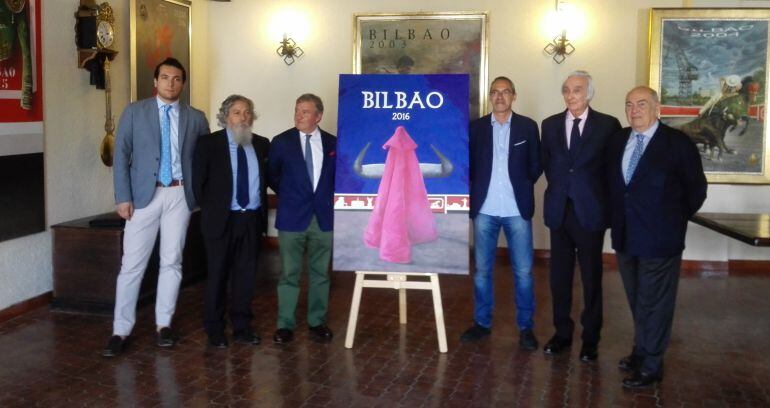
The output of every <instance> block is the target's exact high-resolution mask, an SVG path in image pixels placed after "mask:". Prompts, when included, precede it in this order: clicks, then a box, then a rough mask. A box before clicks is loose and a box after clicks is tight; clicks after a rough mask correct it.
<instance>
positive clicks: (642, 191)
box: [607, 86, 707, 388]
mask: <svg viewBox="0 0 770 408" xmlns="http://www.w3.org/2000/svg"><path fill="white" fill-rule="evenodd" d="M659 113H660V103H659V100H658V94H657V93H656V92H655V91H654V90H653V89H651V88H648V87H646V86H639V87H636V88H634V89H632V90H631V91H630V92H629V93H628V95H627V96H626V117H627V118H628V122H629V123H630V124H631V128H625V129H623V130H621V131H619V132H618V133H616V134H615V135H613V137H612V138H611V142H610V147H609V149H610V150H609V158H608V170H607V172H608V177H609V187H610V197H611V210H612V247H613V248H614V249H615V252H616V256H617V259H618V269H619V270H620V276H621V278H622V279H623V286H624V287H625V290H626V296H627V297H628V303H629V305H630V307H631V314H632V315H633V317H634V348H633V351H632V353H631V355H629V356H627V357H625V358H623V359H622V360H620V364H619V366H620V368H621V369H624V370H628V371H631V372H632V374H631V375H630V376H629V377H627V378H626V379H624V380H623V385H624V386H626V387H630V388H639V387H647V386H650V385H653V384H655V383H657V382H659V381H661V380H662V379H663V354H664V353H665V351H666V347H667V346H668V341H669V338H670V336H671V323H672V321H673V318H674V306H675V303H676V290H677V283H678V281H679V271H680V266H681V262H682V251H684V238H685V233H686V231H687V221H688V220H689V219H690V217H692V215H693V214H695V212H696V211H698V209H699V208H700V206H701V205H702V204H703V201H704V200H705V199H706V188H707V184H706V177H705V176H704V174H703V166H702V164H701V158H700V154H699V153H698V150H697V148H696V147H695V145H694V144H693V143H692V141H690V139H689V138H688V137H687V135H685V134H684V133H682V132H680V131H679V130H676V129H674V128H671V127H669V126H666V125H665V124H663V123H661V122H660V121H659V120H658V115H659Z"/></svg>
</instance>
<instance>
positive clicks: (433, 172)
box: [353, 142, 454, 179]
mask: <svg viewBox="0 0 770 408" xmlns="http://www.w3.org/2000/svg"><path fill="white" fill-rule="evenodd" d="M371 144H372V142H369V143H367V144H366V146H364V148H363V149H361V152H360V153H358V156H357V157H356V161H355V162H353V171H354V172H355V173H356V174H358V175H359V176H361V177H363V178H368V179H378V178H382V174H383V173H384V172H385V163H374V164H362V163H363V161H364V156H365V155H366V151H367V150H369V146H371ZM430 148H431V149H432V150H433V152H434V153H435V154H436V156H437V157H438V159H439V161H440V163H420V173H422V176H423V178H443V177H449V175H450V174H452V171H453V170H454V165H453V164H452V162H451V161H450V160H449V159H447V157H446V156H444V154H443V153H441V152H440V151H439V150H438V149H437V148H436V147H435V146H433V145H430Z"/></svg>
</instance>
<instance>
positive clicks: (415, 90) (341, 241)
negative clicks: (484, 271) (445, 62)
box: [333, 74, 470, 274]
mask: <svg viewBox="0 0 770 408" xmlns="http://www.w3.org/2000/svg"><path fill="white" fill-rule="evenodd" d="M468 81H469V78H468V75H467V74H436V75H340V82H339V110H338V111H339V117H338V120H337V123H338V129H337V137H338V139H337V153H336V154H337V167H336V178H335V195H334V257H333V267H334V269H335V270H342V271H382V272H427V273H447V274H468V262H469V255H468V254H469V252H468V248H469V234H468V228H469V221H468V211H469V209H470V202H469V173H468V171H469V166H468V108H469V102H468V101H469V99H468V89H469V88H468Z"/></svg>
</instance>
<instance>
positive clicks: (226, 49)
mask: <svg viewBox="0 0 770 408" xmlns="http://www.w3.org/2000/svg"><path fill="white" fill-rule="evenodd" d="M43 3H44V4H43V11H42V12H43V15H42V17H43V19H42V21H43V64H44V67H43V81H44V84H43V86H44V91H45V112H44V115H45V119H44V124H45V165H46V183H45V188H46V214H47V224H48V225H52V224H56V223H60V222H64V221H67V220H71V219H74V218H79V217H85V216H89V215H93V214H96V213H100V212H105V211H110V210H111V209H112V208H113V199H112V197H113V190H112V173H111V170H110V169H108V168H106V167H104V166H103V165H102V164H101V162H100V161H99V158H98V152H97V149H98V147H99V143H100V141H101V138H102V135H103V132H104V131H103V120H104V116H103V115H104V93H103V92H102V91H98V90H96V89H95V88H94V87H92V86H90V85H89V84H88V73H87V72H86V71H84V70H81V69H78V68H76V66H77V61H76V54H75V45H74V30H73V26H74V23H75V21H74V17H73V13H74V12H75V10H76V8H77V5H78V0H45V1H44V2H43ZM572 3H574V4H576V5H578V6H579V7H580V8H581V9H583V10H584V12H585V14H586V16H587V19H588V21H587V26H588V27H589V30H588V33H587V35H586V36H585V37H584V38H582V39H579V40H577V39H576V40H575V46H576V47H577V51H576V52H575V53H574V54H573V55H572V56H570V57H568V58H567V60H566V61H565V62H564V64H561V65H557V64H555V63H554V62H552V61H551V60H550V58H548V57H547V56H545V55H544V54H543V53H542V51H541V49H542V48H543V46H544V45H545V43H546V40H547V38H546V37H545V36H544V35H542V34H541V28H540V24H541V21H542V19H543V17H544V15H545V14H546V12H547V11H548V10H550V9H551V7H553V2H552V1H550V0H549V1H536V0H527V1H499V0H477V1H470V0H462V1H461V0H423V1H420V2H415V1H413V0H391V1H388V2H382V1H374V0H335V1H333V0H315V1H309V0H304V1H300V0H287V1H280V2H277V1H272V0H233V1H232V2H229V3H220V2H212V1H205V0H194V1H193V44H195V46H194V49H193V54H192V56H193V62H192V67H191V72H192V75H191V78H190V85H191V87H192V91H193V94H192V102H193V105H195V106H196V107H198V108H201V109H203V110H204V111H205V112H208V117H209V119H210V120H211V122H212V128H214V129H215V128H216V125H215V123H214V121H213V118H214V116H215V113H216V109H217V108H218V106H219V104H220V102H221V101H222V100H223V99H224V98H225V97H226V96H227V95H229V94H231V93H242V94H244V95H246V96H248V97H250V98H252V99H253V100H254V102H255V104H256V108H257V111H258V113H259V114H260V118H259V120H258V121H257V122H256V123H255V130H256V131H257V132H258V133H260V134H263V135H266V136H268V137H272V136H273V135H275V134H278V133H279V132H281V131H283V130H285V129H286V128H289V127H291V126H292V113H293V107H294V99H295V98H296V97H297V96H298V95H299V94H301V93H304V92H313V93H316V94H318V95H320V96H321V97H322V98H323V99H324V101H325V104H326V106H327V109H326V114H325V116H324V120H323V122H322V123H321V126H322V127H324V128H325V129H328V130H330V131H332V132H335V131H336V128H337V123H336V117H337V109H336V105H337V75H338V74H340V73H351V72H352V41H353V39H352V25H353V20H352V15H353V13H363V12H405V11H431V12H434V11H463V10H467V11H488V12H489V77H490V78H493V77H495V76H497V75H507V76H510V77H511V78H512V79H513V80H514V81H515V82H516V86H517V91H518V97H519V99H518V102H517V104H516V105H515V107H514V108H515V109H516V110H517V111H518V112H520V113H522V114H524V115H528V116H531V117H532V118H534V119H536V120H538V121H540V120H542V119H543V118H544V117H546V116H548V115H550V114H552V113H555V112H557V111H559V110H561V109H562V108H563V105H562V101H561V96H560V94H559V93H560V92H559V87H560V83H561V81H562V79H563V77H564V75H566V74H567V73H568V72H570V71H572V70H575V69H587V70H589V71H590V72H591V73H592V74H593V75H594V78H595V82H596V88H597V95H596V97H595V99H594V102H593V105H594V107H595V108H596V109H598V110H600V111H604V112H607V113H610V114H613V115H615V116H618V117H619V118H621V122H624V123H625V120H623V119H622V118H623V115H624V113H623V99H624V96H625V92H626V91H627V90H628V89H629V88H631V87H632V86H633V85H635V84H642V83H646V78H647V15H648V10H649V8H650V7H680V6H691V7H740V6H743V7H769V6H770V1H707V0H703V1H694V0H693V1H687V0H684V1H650V0H637V1H631V0H605V1H589V0H573V1H572ZM110 4H111V5H112V7H113V8H114V10H115V14H116V16H117V20H118V46H119V47H120V48H119V50H120V54H119V55H118V57H117V59H116V60H115V62H114V63H113V65H112V67H113V71H112V73H113V75H112V78H113V108H114V109H113V110H114V112H115V114H116V116H118V115H119V114H120V112H121V111H122V109H123V108H124V107H125V105H126V104H127V103H128V100H129V94H130V93H129V86H130V84H129V36H128V34H129V33H128V27H129V0H112V1H111V2H110ZM285 8H294V9H296V10H301V11H303V12H304V13H305V14H306V16H307V18H308V24H307V27H308V29H309V33H308V36H307V38H305V39H298V40H299V45H300V46H301V47H302V48H303V49H304V50H305V52H306V55H305V56H304V57H303V58H302V59H301V60H299V61H297V62H296V63H295V64H294V65H292V66H290V67H287V66H286V65H284V63H283V62H282V61H281V60H280V59H279V58H278V57H277V56H276V55H275V49H276V47H277V46H278V43H277V41H278V40H279V38H275V37H270V36H269V34H268V27H269V26H270V22H271V18H272V17H273V16H274V15H275V14H276V13H277V12H279V11H281V10H283V9H285ZM537 188H538V195H539V196H542V191H543V188H544V181H541V182H540V183H539V184H538V187H537ZM538 207H540V203H538ZM704 211H731V212H741V211H743V212H770V187H768V186H729V185H712V186H710V187H709V198H708V200H707V201H706V204H705V206H704ZM541 219H542V218H541V215H540V213H539V210H538V214H537V215H536V222H535V223H534V225H535V245H536V247H537V248H547V247H548V235H547V230H546V229H545V228H544V227H543V225H542V222H541ZM687 244H688V249H687V250H686V251H685V258H689V259H703V260H721V261H724V260H727V259H770V253H768V251H767V250H764V249H757V248H752V247H749V246H747V245H744V244H741V243H739V242H737V241H735V240H731V239H728V238H726V237H723V236H721V235H719V234H717V233H715V232H712V231H708V230H705V229H703V228H700V227H698V226H695V225H692V224H691V229H690V234H689V236H688V240H687ZM0 282H2V283H3V284H2V285H0V310H2V309H4V308H6V307H8V306H10V305H12V304H15V303H17V302H20V301H23V300H26V299H29V298H31V297H34V296H37V295H40V294H42V293H45V292H47V291H50V290H51V288H52V277H51V234H50V231H46V232H44V233H39V234H35V235H31V236H27V237H23V238H19V239H15V240H11V241H6V242H1V243H0Z"/></svg>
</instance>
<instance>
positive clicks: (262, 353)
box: [0, 251, 770, 407]
mask: <svg viewBox="0 0 770 408" xmlns="http://www.w3.org/2000/svg"><path fill="white" fill-rule="evenodd" d="M265 255H266V256H265V257H264V258H263V260H264V262H263V263H264V265H265V267H264V269H265V270H266V271H269V272H266V273H264V274H263V276H262V280H261V283H260V288H259V290H258V293H257V296H256V299H255V300H254V305H253V307H254V311H255V314H256V316H257V320H256V322H255V328H256V329H257V331H258V333H259V334H261V335H262V337H263V344H261V345H259V346H247V345H241V344H235V345H233V344H231V345H230V347H229V348H228V349H226V350H216V349H210V348H207V347H206V337H205V334H204V332H203V328H202V324H201V319H202V306H201V305H202V296H203V294H202V288H203V285H202V284H197V285H195V286H192V287H188V288H186V289H184V290H182V292H181V293H180V296H179V303H178V308H177V314H176V317H175V323H174V325H175V327H176V329H177V331H178V332H179V334H180V335H181V337H182V338H181V341H180V342H179V344H178V345H177V346H176V347H175V348H173V349H171V350H162V349H159V348H158V347H157V346H156V345H155V340H154V336H153V330H154V327H153V307H152V305H150V306H147V307H144V308H142V309H141V310H140V312H139V314H138V320H137V321H138V325H137V327H136V329H135V331H134V335H133V336H132V343H131V344H130V346H129V349H128V350H127V352H126V354H125V355H123V356H120V357H118V358H114V359H106V358H103V357H101V350H102V348H103V347H104V346H105V343H106V341H107V338H108V336H109V334H110V331H111V319H110V318H109V317H104V316H88V315H77V314H67V313H60V312H51V311H50V310H48V309H47V308H42V309H38V310H35V311H32V312H30V313H27V314H25V315H23V316H21V317H17V318H15V319H12V320H10V321H7V322H5V323H3V324H1V325H0V407H30V406H43V407H52V406H61V407H72V406H99V407H114V406H126V407H129V406H142V407H156V406H158V407H181V406H184V407H207V406H244V407H245V406H259V407H280V406H286V407H299V406H307V407H321V406H327V407H345V406H356V407H393V406H407V407H412V406H415V407H416V406H434V407H468V406H479V407H486V406H505V407H508V406H523V407H530V406H559V407H575V406H598V407H606V406H621V407H625V406H628V407H632V406H633V407H636V406H656V405H662V406H736V407H744V406H752V407H761V406H770V278H767V277H728V278H725V277H717V278H713V277H712V278H699V277H687V278H683V279H682V282H681V283H680V286H679V298H678V304H677V310H676V314H675V322H674V330H673V337H672V341H671V346H670V347H669V350H668V354H667V356H666V361H665V379H664V382H663V384H661V385H660V386H659V387H656V388H653V389H648V390H641V391H629V390H626V389H624V388H622V387H621V385H620V382H621V379H622V378H623V377H624V374H623V373H622V372H620V371H619V370H618V369H617V361H618V360H619V359H620V358H621V357H623V356H624V355H625V354H627V353H628V352H629V351H630V347H631V338H632V332H631V320H630V313H629V311H628V306H627V304H626V300H625V297H624V295H623V291H622V286H621V283H620V279H619V275H618V274H617V272H615V271H612V270H608V271H606V273H605V276H604V288H605V290H604V321H605V325H604V329H603V332H602V342H601V344H600V349H599V352H600V355H599V359H598V361H597V362H595V363H590V364H586V363H581V362H580V361H579V360H578V358H577V353H578V350H579V341H578V342H576V345H575V346H573V349H572V352H571V354H569V355H564V356H558V357H556V358H547V357H545V356H544V355H543V353H542V344H543V343H544V342H545V341H547V340H548V338H549V337H550V335H551V334H552V327H551V324H550V321H551V318H550V315H551V307H550V294H549V292H548V281H547V265H545V264H542V263H539V264H538V265H537V267H536V270H535V275H536V292H537V312H536V319H535V322H536V327H535V333H536V335H537V337H538V340H539V341H540V348H538V350H537V351H536V352H532V353H528V352H523V351H519V349H518V347H517V342H518V332H517V330H516V329H515V327H514V324H513V322H514V312H513V303H512V299H511V293H512V285H511V279H510V273H509V271H510V269H509V267H508V266H507V263H506V262H505V261H502V260H499V261H498V267H497V270H496V279H497V282H496V284H497V285H496V299H497V313H496V315H495V318H494V328H493V332H492V335H491V336H490V337H489V338H488V339H486V340H484V341H482V342H480V343H477V344H465V343H460V342H459V336H460V333H461V332H462V331H463V330H464V329H466V328H467V327H468V326H469V325H470V324H471V320H472V310H473V296H472V292H473V290H472V281H471V278H470V277H468V276H442V277H441V284H442V292H443V293H442V295H443V302H444V312H445V317H446V325H447V336H448V343H449V352H448V353H446V354H441V353H439V352H438V347H437V342H436V331H435V324H434V320H433V307H432V303H431V297H430V293H429V292H422V291H415V292H410V293H409V302H408V305H409V311H408V319H409V322H408V324H407V325H406V326H400V325H399V324H398V304H397V293H396V292H395V291H393V290H385V289H365V290H364V294H363V300H362V304H361V316H360V320H359V324H358V331H357V337H356V344H355V347H354V348H353V349H352V350H348V349H345V348H344V346H343V343H344V332H345V328H346V324H347V318H348V310H349V305H350V299H351V294H352V288H353V281H354V275H353V274H352V273H346V272H335V273H333V274H332V289H331V304H330V313H329V326H330V327H331V328H332V330H334V332H335V335H336V336H335V338H334V340H333V342H332V343H330V344H327V345H319V344H315V343H313V342H311V341H309V339H308V334H307V330H306V329H305V326H304V325H301V326H300V327H299V330H297V332H296V339H295V341H294V342H293V343H292V344H290V345H286V346H281V345H276V344H273V342H272V333H273V331H274V330H275V328H276V327H275V317H276V295H275V287H274V280H275V274H276V273H277V271H278V263H277V256H276V254H275V253H274V252H273V251H270V252H269V253H267V254H265ZM577 290H579V288H576V291H577ZM579 298H580V297H579V296H576V309H579V304H577V303H578V302H579V300H578V299H579ZM305 310H306V309H305V308H304V301H303V302H301V304H300V309H299V312H298V315H299V317H300V319H299V322H302V321H303V320H304V314H305ZM578 312H579V310H575V311H574V313H573V315H574V316H577V314H578ZM576 320H577V319H576ZM578 327H579V324H578ZM575 338H576V339H579V332H578V333H576V334H575Z"/></svg>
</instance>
